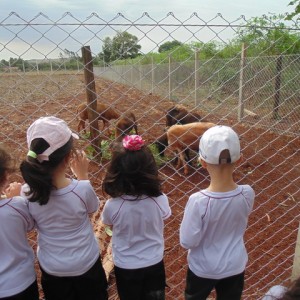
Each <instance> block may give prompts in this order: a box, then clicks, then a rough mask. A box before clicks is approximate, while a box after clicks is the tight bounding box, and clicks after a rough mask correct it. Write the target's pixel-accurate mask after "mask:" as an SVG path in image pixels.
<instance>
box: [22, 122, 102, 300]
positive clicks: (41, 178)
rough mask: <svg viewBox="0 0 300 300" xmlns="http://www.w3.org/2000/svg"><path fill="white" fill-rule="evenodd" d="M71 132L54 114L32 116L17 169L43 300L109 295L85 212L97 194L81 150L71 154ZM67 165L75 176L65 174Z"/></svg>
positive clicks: (78, 299)
mask: <svg viewBox="0 0 300 300" xmlns="http://www.w3.org/2000/svg"><path fill="white" fill-rule="evenodd" d="M73 138H78V136H77V135H75V134H74V133H72V132H71V130H70V129H69V127H68V126H67V124H66V123H65V122H64V121H63V120H61V119H58V118H56V117H52V116H50V117H44V118H40V119H38V120H36V121H35V122H34V123H33V124H32V125H31V126H30V127H29V128H28V130H27V143H28V147H29V152H28V154H27V159H26V160H24V161H23V162H22V163H21V166H20V169H21V173H22V176H23V178H24V180H25V182H26V185H25V186H24V187H22V192H23V194H24V195H25V196H26V197H27V198H28V200H29V204H28V205H29V211H30V214H31V215H32V216H33V218H34V220H35V222H36V227H37V232H38V238H37V242H38V248H37V257H38V261H39V264H40V269H41V272H42V277H41V283H42V287H43V291H44V294H45V298H46V300H73V299H76V300H85V299H89V300H96V299H97V300H100V299H108V296H107V281H106V276H105V272H104V269H103V267H102V263H101V257H100V249H99V245H98V242H97V240H96V238H95V235H94V232H93V227H92V225H91V222H90V219H89V214H90V213H93V212H95V211H97V209H98V205H99V199H98V197H97V196H96V194H95V192H94V190H93V188H92V186H91V184H90V182H89V181H88V164H89V161H88V159H87V157H86V155H85V154H84V152H77V155H72V154H73V152H72V147H73ZM69 165H70V166H71V169H72V171H73V173H74V174H75V176H77V179H78V180H74V179H70V178H68V177H67V176H66V172H67V170H68V167H69Z"/></svg>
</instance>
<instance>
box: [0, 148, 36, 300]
mask: <svg viewBox="0 0 300 300" xmlns="http://www.w3.org/2000/svg"><path fill="white" fill-rule="evenodd" d="M14 171H15V168H14V163H13V160H12V157H11V156H10V155H9V153H8V152H7V151H6V150H5V149H4V148H2V147H0V193H1V200H0V240H1V242H0V255H1V259H0V274H1V275H0V299H1V300H4V299H5V300H8V299H10V300H38V299H39V293H38V285H37V280H36V273H35V270H34V253H33V250H32V248H31V246H30V245H29V243H28V240H27V232H29V231H31V230H32V229H33V228H34V221H33V219H32V217H31V216H30V214H29V211H28V207H27V203H26V199H24V198H22V197H20V196H19V195H20V190H21V184H20V183H17V182H13V183H10V184H8V179H9V175H10V174H11V173H13V172H14Z"/></svg>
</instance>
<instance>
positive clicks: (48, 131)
mask: <svg viewBox="0 0 300 300" xmlns="http://www.w3.org/2000/svg"><path fill="white" fill-rule="evenodd" d="M71 136H73V137H74V138H75V139H79V137H78V135H77V134H76V133H73V132H72V131H71V129H70V128H69V127H68V125H67V123H66V122H65V121H64V120H62V119H59V118H57V117H54V116H49V117H41V118H39V119H37V120H36V121H34V122H33V123H32V124H31V125H30V126H29V128H28V129H27V145H28V148H29V149H30V145H31V142H32V141H33V140H34V139H37V138H43V139H44V140H45V141H46V142H47V143H48V144H49V145H50V146H49V148H47V149H46V150H45V151H44V152H43V153H41V154H38V155H37V159H38V160H39V161H40V162H42V161H44V160H49V155H51V154H52V153H53V152H54V151H56V150H57V149H59V148H61V147H62V146H64V145H65V144H66V143H67V142H68V141H69V140H70V138H71Z"/></svg>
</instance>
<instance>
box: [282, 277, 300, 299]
mask: <svg viewBox="0 0 300 300" xmlns="http://www.w3.org/2000/svg"><path fill="white" fill-rule="evenodd" d="M279 299H280V300H296V299H300V277H298V278H297V279H296V280H295V281H293V283H292V285H291V286H290V288H289V289H288V290H287V291H286V292H285V293H284V295H283V296H282V297H281V298H279Z"/></svg>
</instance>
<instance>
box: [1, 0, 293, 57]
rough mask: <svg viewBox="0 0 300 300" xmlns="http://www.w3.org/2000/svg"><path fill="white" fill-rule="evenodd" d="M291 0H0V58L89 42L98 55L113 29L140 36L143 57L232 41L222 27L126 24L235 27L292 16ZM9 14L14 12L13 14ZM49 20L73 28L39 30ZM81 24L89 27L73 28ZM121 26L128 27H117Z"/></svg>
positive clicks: (52, 54)
mask: <svg viewBox="0 0 300 300" xmlns="http://www.w3.org/2000/svg"><path fill="white" fill-rule="evenodd" d="M289 2H290V0H206V1H204V0H172V1H168V0H148V1H146V0H105V1H103V0H23V1H21V0H0V25H2V26H0V60H1V59H8V57H16V56H19V57H21V58H24V59H29V58H37V59H40V58H43V57H46V58H53V57H57V56H58V53H59V52H61V50H62V49H65V48H66V49H69V50H71V51H74V52H78V50H79V49H80V47H81V46H82V45H87V44H91V47H92V51H93V52H95V53H99V52H100V51H101V45H102V44H103V43H102V41H103V39H104V38H105V37H106V36H109V37H113V36H114V34H115V33H116V30H122V31H124V30H126V31H129V32H130V33H132V34H134V35H136V36H138V38H139V41H140V43H141V45H142V51H144V53H147V52H150V51H155V49H157V46H158V45H160V44H162V43H163V42H165V41H168V40H172V39H178V40H181V41H183V42H189V41H191V40H192V39H193V38H196V39H198V40H203V41H204V42H205V41H209V40H211V39H214V38H215V37H216V35H217V38H218V39H219V40H221V41H224V40H226V39H228V38H229V37H230V34H232V29H231V33H229V30H227V31H226V30H224V28H217V29H215V28H210V29H209V28H208V29H207V28H206V29H201V30H199V28H198V29H196V28H192V29H190V30H187V29H183V28H180V29H178V28H175V27H174V28H173V27H166V28H164V27H163V26H160V28H153V27H147V26H144V27H143V26H142V27H137V26H133V27H132V26H131V27H130V23H138V24H148V23H149V22H151V23H152V24H155V22H156V23H159V24H166V23H168V24H179V23H185V22H186V23H185V24H197V22H200V23H201V22H208V23H209V24H225V25H226V24H228V23H231V24H238V22H240V21H239V20H240V19H239V18H240V17H241V16H245V18H246V19H247V20H248V19H250V18H251V17H261V16H263V15H264V14H266V15H267V14H270V13H272V14H273V13H274V14H279V13H285V12H290V11H292V8H293V7H291V6H288V3H289ZM12 12H14V13H15V14H11V13H12ZM145 12H146V13H147V15H146V16H145V14H144V13H145ZM170 12H171V13H172V14H171V15H170V14H169V13H170ZM40 13H42V14H40ZM66 13H67V14H66ZM118 13H120V14H121V15H118ZM193 13H196V14H194V15H193ZM39 14H40V15H39ZM218 14H221V15H218ZM192 15H193V17H191V16H192ZM49 20H51V22H52V24H53V23H54V22H58V23H68V24H70V23H71V24H73V25H72V26H59V28H53V26H52V27H51V26H48V27H47V26H40V25H41V24H44V23H49V22H48V21H49ZM236 20H238V21H236ZM28 22H29V23H33V24H39V26H29V27H28V26H27V27H26V26H25V25H24V24H25V23H28ZM51 22H50V23H51ZM82 22H87V23H89V25H88V26H80V27H78V25H77V26H76V25H75V23H77V24H80V23H82ZM107 22H112V23H113V24H118V26H115V27H114V26H109V28H107V26H104V25H103V24H105V23H107ZM235 22H236V23H235ZM90 23H92V24H95V26H92V25H91V24H90ZM121 23H122V24H124V23H126V24H127V25H126V26H120V24H121ZM17 24H18V25H17ZM22 24H23V25H22ZM96 24H98V25H97V26H96ZM99 24H102V27H101V26H100V25H99ZM3 25H4V26H3ZM89 26H90V27H89ZM211 29H212V30H211ZM215 32H217V34H216V33H215Z"/></svg>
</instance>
